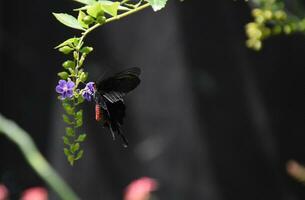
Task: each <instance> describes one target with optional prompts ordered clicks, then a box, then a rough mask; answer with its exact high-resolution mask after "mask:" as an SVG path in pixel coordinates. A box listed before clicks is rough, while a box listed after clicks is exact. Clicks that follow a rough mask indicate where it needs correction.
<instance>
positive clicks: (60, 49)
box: [58, 46, 73, 54]
mask: <svg viewBox="0 0 305 200" xmlns="http://www.w3.org/2000/svg"><path fill="white" fill-rule="evenodd" d="M58 51H60V52H62V53H63V54H69V53H70V52H71V51H73V48H71V47H69V46H63V47H60V48H59V49H58Z"/></svg>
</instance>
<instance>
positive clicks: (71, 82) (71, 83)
mask: <svg viewBox="0 0 305 200" xmlns="http://www.w3.org/2000/svg"><path fill="white" fill-rule="evenodd" d="M74 85H75V84H74V82H73V81H68V83H67V87H68V88H69V89H73V88H74Z"/></svg>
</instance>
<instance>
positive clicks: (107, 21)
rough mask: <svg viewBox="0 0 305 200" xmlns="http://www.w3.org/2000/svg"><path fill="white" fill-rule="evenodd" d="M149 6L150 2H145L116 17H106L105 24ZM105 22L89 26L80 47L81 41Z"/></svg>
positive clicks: (82, 37)
mask: <svg viewBox="0 0 305 200" xmlns="http://www.w3.org/2000/svg"><path fill="white" fill-rule="evenodd" d="M149 6H150V4H149V3H145V4H143V5H141V6H139V7H137V8H135V9H132V10H129V11H127V12H124V13H122V14H119V15H117V16H115V17H110V18H108V19H106V22H105V23H104V24H106V23H109V22H113V21H116V20H119V19H122V18H124V17H126V16H128V15H131V14H133V13H136V12H138V11H140V10H143V9H144V8H147V7H149ZM104 24H95V25H94V26H91V27H90V28H88V29H87V30H86V31H85V32H83V33H82V36H81V37H80V40H79V44H78V47H79V48H80V46H81V43H82V42H83V41H84V39H85V37H86V36H87V35H88V34H89V33H90V32H91V31H93V30H94V29H96V28H97V27H99V26H101V25H104Z"/></svg>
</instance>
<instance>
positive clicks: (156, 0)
mask: <svg viewBox="0 0 305 200" xmlns="http://www.w3.org/2000/svg"><path fill="white" fill-rule="evenodd" d="M147 2H148V3H150V5H151V7H152V8H153V9H154V11H158V10H161V9H162V8H164V7H165V5H166V2H167V0H147Z"/></svg>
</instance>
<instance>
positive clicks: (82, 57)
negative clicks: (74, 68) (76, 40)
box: [79, 53, 87, 67]
mask: <svg viewBox="0 0 305 200" xmlns="http://www.w3.org/2000/svg"><path fill="white" fill-rule="evenodd" d="M86 55H87V54H85V53H83V54H82V56H81V57H80V59H79V67H81V66H83V63H84V61H85V58H86Z"/></svg>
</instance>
